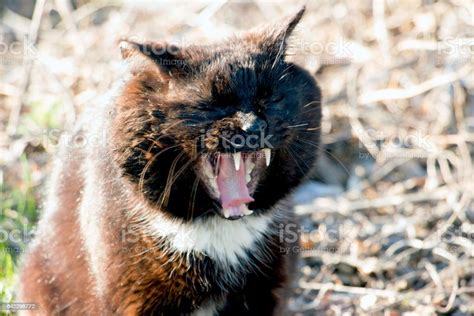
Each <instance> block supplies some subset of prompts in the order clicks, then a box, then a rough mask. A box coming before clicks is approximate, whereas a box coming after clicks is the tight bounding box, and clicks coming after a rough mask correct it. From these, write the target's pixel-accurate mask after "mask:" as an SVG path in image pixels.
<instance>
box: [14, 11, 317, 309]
mask: <svg viewBox="0 0 474 316" xmlns="http://www.w3.org/2000/svg"><path fill="white" fill-rule="evenodd" d="M303 12H304V9H302V10H301V11H300V12H298V13H297V14H296V15H295V16H293V17H291V18H288V19H286V20H284V21H283V22H282V23H280V24H278V25H273V26H267V27H262V28H260V29H256V30H254V31H249V32H247V33H245V34H244V35H242V36H239V37H235V38H231V39H229V40H227V41H224V42H222V43H219V44H216V45H211V46H188V47H176V46H173V45H168V44H166V43H161V42H146V43H135V42H131V41H123V42H121V45H120V47H121V50H122V55H123V57H124V59H125V62H126V63H127V64H128V69H129V71H128V73H127V75H126V76H125V77H124V78H121V83H120V84H119V85H118V87H117V88H116V90H115V92H114V94H113V95H114V96H113V97H112V98H111V100H110V102H109V103H108V104H103V105H102V106H100V107H99V108H96V109H93V110H92V113H91V114H89V115H88V116H87V115H86V116H85V118H84V119H83V121H82V123H81V124H80V125H79V127H78V131H77V134H76V135H82V137H84V139H85V140H91V139H95V140H97V139H102V138H100V137H97V135H105V138H104V139H103V141H102V142H101V141H99V142H90V143H89V145H88V146H86V147H81V148H79V147H67V146H66V147H64V148H63V149H62V154H61V155H60V158H59V161H58V165H57V168H56V169H55V174H54V175H53V183H52V188H51V192H50V198H49V200H48V201H47V203H46V209H45V213H44V215H43V217H42V220H41V222H40V224H39V233H38V235H37V237H36V240H35V242H34V243H33V245H32V247H31V250H30V252H29V254H28V256H27V257H26V258H25V264H24V268H23V271H22V275H21V285H22V287H21V291H20V294H19V296H20V297H19V300H20V301H24V302H33V303H37V304H38V305H39V308H40V311H41V312H43V313H44V314H48V315H49V314H53V313H64V314H72V315H76V314H88V315H91V314H97V315H104V314H156V315H183V314H184V315H187V314H193V315H272V314H274V313H276V312H278V311H282V306H283V302H284V296H285V295H284V292H283V291H284V289H285V286H286V285H287V283H288V281H289V279H290V276H291V268H292V262H293V260H292V258H294V256H292V255H291V254H288V251H287V250H288V249H289V248H288V247H289V246H290V243H291V242H293V241H292V240H289V239H288V240H287V239H286V238H285V234H284V233H283V234H282V233H281V232H280V231H281V230H282V229H284V228H282V227H284V224H285V223H289V222H291V221H292V215H291V211H290V209H291V208H289V207H286V206H285V202H284V198H285V197H286V196H287V195H288V193H290V192H291V191H292V190H293V189H294V188H295V187H296V186H297V185H299V184H300V183H301V182H302V181H303V180H304V179H305V176H306V175H307V174H308V171H309V170H310V168H311V167H312V166H313V164H314V162H315V159H316V150H315V148H314V147H315V146H318V144H319V136H320V135H319V126H320V122H321V109H320V103H321V102H320V101H321V95H320V90H319V88H318V87H317V85H316V83H315V81H314V79H313V77H312V76H311V75H310V74H309V73H308V72H307V71H305V70H303V69H302V68H300V67H298V66H297V65H295V64H292V63H290V62H287V61H285V52H286V49H287V45H288V43H287V41H288V37H289V36H290V34H291V32H292V31H293V29H294V28H295V26H296V24H297V23H298V22H299V20H300V19H301V17H302V15H303ZM104 132H105V134H104Z"/></svg>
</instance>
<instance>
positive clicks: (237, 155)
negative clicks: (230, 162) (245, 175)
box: [232, 152, 241, 171]
mask: <svg viewBox="0 0 474 316" xmlns="http://www.w3.org/2000/svg"><path fill="white" fill-rule="evenodd" d="M232 157H233V158H234V165H235V170H237V171H239V169H240V157H241V153H240V152H238V153H234V154H232Z"/></svg>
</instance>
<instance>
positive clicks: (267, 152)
mask: <svg viewBox="0 0 474 316" xmlns="http://www.w3.org/2000/svg"><path fill="white" fill-rule="evenodd" d="M263 153H264V154H265V163H266V165H267V167H268V166H269V165H270V159H271V158H272V150H271V149H270V148H265V149H263Z"/></svg>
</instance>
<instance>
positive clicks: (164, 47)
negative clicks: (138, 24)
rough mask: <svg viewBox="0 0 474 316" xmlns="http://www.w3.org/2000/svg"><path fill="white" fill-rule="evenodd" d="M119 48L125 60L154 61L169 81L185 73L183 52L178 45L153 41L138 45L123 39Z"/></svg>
mask: <svg viewBox="0 0 474 316" xmlns="http://www.w3.org/2000/svg"><path fill="white" fill-rule="evenodd" d="M119 47H120V52H121V53H122V58H123V59H130V58H136V59H146V60H148V61H152V62H153V63H154V64H155V65H156V66H157V67H158V70H159V71H160V72H161V73H162V75H163V76H164V77H167V78H168V79H169V78H172V77H174V76H178V75H179V74H181V73H183V72H184V71H185V63H184V62H183V56H182V52H181V50H180V49H179V48H178V47H177V46H176V45H172V44H168V43H164V42H152V41H147V42H143V43H138V42H135V41H132V40H128V39H122V40H120V42H119Z"/></svg>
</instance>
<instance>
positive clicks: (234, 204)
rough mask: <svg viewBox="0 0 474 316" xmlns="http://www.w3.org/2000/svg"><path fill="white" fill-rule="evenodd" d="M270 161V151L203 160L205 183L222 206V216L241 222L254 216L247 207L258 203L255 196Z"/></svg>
mask: <svg viewBox="0 0 474 316" xmlns="http://www.w3.org/2000/svg"><path fill="white" fill-rule="evenodd" d="M270 159H271V150H270V149H268V148H266V149H263V150H260V151H256V152H238V153H232V154H231V153H216V154H213V155H203V156H202V158H201V163H202V170H203V172H202V173H203V182H204V183H205V184H206V186H207V188H208V190H209V192H210V194H211V196H212V197H213V198H215V199H216V200H218V201H219V202H220V204H221V209H220V215H222V216H223V217H225V218H227V219H238V218H241V217H243V216H245V215H251V214H252V213H253V212H252V211H251V210H249V209H248V207H247V204H248V203H250V202H253V201H254V199H253V198H252V194H253V193H254V191H255V188H256V187H257V184H258V180H259V178H260V176H261V174H262V173H263V172H264V171H265V168H266V167H267V166H268V165H269V164H270Z"/></svg>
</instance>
